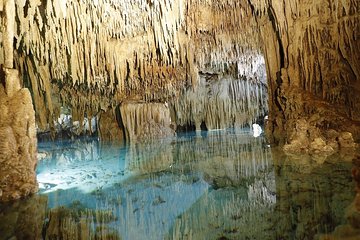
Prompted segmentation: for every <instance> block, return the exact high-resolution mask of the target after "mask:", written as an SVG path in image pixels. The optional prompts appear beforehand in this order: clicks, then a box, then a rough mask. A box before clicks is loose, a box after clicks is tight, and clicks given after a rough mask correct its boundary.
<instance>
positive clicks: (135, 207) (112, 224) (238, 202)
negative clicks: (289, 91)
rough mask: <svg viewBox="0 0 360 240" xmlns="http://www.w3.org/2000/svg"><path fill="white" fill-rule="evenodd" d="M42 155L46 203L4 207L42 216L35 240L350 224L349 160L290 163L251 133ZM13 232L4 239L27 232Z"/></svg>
mask: <svg viewBox="0 0 360 240" xmlns="http://www.w3.org/2000/svg"><path fill="white" fill-rule="evenodd" d="M39 152H40V153H41V155H42V158H43V159H42V160H40V161H39V164H38V167H37V175H38V181H39V186H40V193H39V195H37V196H35V197H34V198H32V199H29V200H26V202H24V203H22V205H21V204H18V205H13V206H6V207H4V206H3V207H2V211H3V212H4V213H5V214H4V215H3V216H5V217H7V219H8V218H9V219H11V216H12V214H15V213H17V216H19V212H20V213H21V212H23V211H22V209H23V208H26V209H27V211H29V212H31V211H32V212H35V213H36V216H37V218H36V221H35V220H34V219H33V220H29V221H30V223H29V222H27V224H26V226H27V227H31V228H32V230H31V231H29V232H31V233H32V234H33V235H35V234H37V235H36V237H37V238H39V237H40V238H45V239H314V238H316V237H318V236H321V235H322V234H326V233H331V232H332V231H333V230H334V228H335V227H336V226H337V225H340V224H342V223H344V221H345V220H344V217H343V216H344V212H345V208H346V207H347V206H348V205H349V204H350V203H351V201H352V199H353V198H354V196H355V193H354V191H353V188H354V185H353V182H352V179H351V175H350V169H351V167H352V164H351V156H346V155H339V154H336V155H333V156H330V157H327V158H326V157H319V156H318V157H316V158H315V157H310V156H286V155H285V154H283V153H282V152H281V151H279V150H277V149H275V148H271V147H270V146H269V145H268V144H267V143H266V140H265V139H264V137H263V136H260V137H256V138H255V137H253V135H252V134H251V132H250V131H249V130H248V129H242V130H223V131H211V132H192V133H187V134H181V135H178V136H177V137H173V138H168V139H162V140H157V141H153V142H145V143H137V144H118V145H117V144H111V143H101V142H99V141H98V140H97V139H80V140H76V141H62V142H42V143H39ZM349 159H350V160H349ZM20 215H21V214H20ZM30 219H31V218H30ZM14 225H15V226H14V227H13V228H10V227H7V228H5V227H4V226H2V225H1V224H0V230H1V231H4V232H5V231H7V232H6V233H7V234H5V236H12V235H14V234H15V235H16V234H19V231H18V230H17V229H19V228H20V229H22V230H21V231H25V230H24V229H26V227H24V226H23V225H24V224H23V225H22V226H23V227H16V224H14ZM34 229H37V230H35V231H34ZM11 231H13V233H11ZM31 233H29V234H30V235H31ZM26 236H27V235H26ZM0 239H1V237H0ZM4 239H7V238H4ZM18 239H21V238H18ZM34 239H35V237H34Z"/></svg>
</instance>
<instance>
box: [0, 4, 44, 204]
mask: <svg viewBox="0 0 360 240" xmlns="http://www.w3.org/2000/svg"><path fill="white" fill-rule="evenodd" d="M3 4H4V5H3V11H4V14H3V16H4V26H5V29H4V33H3V45H4V64H3V66H2V68H1V73H0V113H1V114H0V202H4V201H11V200H15V199H19V198H21V197H25V196H28V195H30V194H32V193H35V192H36V191H37V182H36V173H35V167H36V162H37V158H36V151H37V140H36V130H35V111H34V108H33V104H32V99H31V95H30V92H29V90H28V89H26V88H22V87H21V80H20V76H19V72H18V71H17V70H16V69H13V51H14V49H13V41H14V29H15V27H14V26H15V15H14V14H15V2H14V0H5V1H4V2H3Z"/></svg>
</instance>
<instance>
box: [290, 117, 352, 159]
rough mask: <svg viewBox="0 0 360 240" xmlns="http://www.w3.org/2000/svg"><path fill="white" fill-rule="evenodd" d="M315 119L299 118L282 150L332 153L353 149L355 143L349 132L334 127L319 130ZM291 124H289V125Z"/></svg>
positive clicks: (298, 152)
mask: <svg viewBox="0 0 360 240" xmlns="http://www.w3.org/2000/svg"><path fill="white" fill-rule="evenodd" d="M316 120H317V118H315V119H299V120H297V121H296V122H295V126H294V127H293V128H292V129H293V131H292V132H291V136H290V138H289V144H285V145H284V151H285V152H286V153H290V154H304V153H310V154H315V155H316V154H332V153H334V152H336V151H338V150H339V149H340V150H344V151H349V150H350V151H354V148H355V147H356V146H357V144H356V143H355V142H354V139H353V137H352V134H351V133H350V132H337V131H336V130H334V129H329V130H326V131H321V129H319V128H317V127H315V126H314V125H315V124H316V123H314V121H316ZM290 126H291V125H290Z"/></svg>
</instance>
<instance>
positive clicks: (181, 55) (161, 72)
mask: <svg viewBox="0 0 360 240" xmlns="http://www.w3.org/2000/svg"><path fill="white" fill-rule="evenodd" d="M239 2H240V1H235V0H220V1H219V0H175V1H173V0H161V1H146V0H127V1H122V0H101V1H90V0H84V1H73V0H67V1H57V0H56V1H55V0H53V1H15V9H16V11H15V12H16V27H15V28H16V33H15V43H14V44H15V47H16V51H15V52H14V56H15V57H14V58H15V67H16V68H17V69H19V71H20V73H21V75H22V76H23V81H24V84H25V86H28V87H29V88H30V90H31V92H32V96H33V100H34V104H35V110H36V119H37V123H38V126H39V128H40V129H46V128H50V129H51V128H53V129H54V128H55V127H54V126H53V125H54V121H55V120H56V119H58V117H59V115H60V114H61V111H60V106H65V107H66V108H69V109H72V111H71V112H72V120H73V121H80V125H81V122H82V121H83V120H84V118H85V116H86V117H87V118H91V116H95V115H97V114H98V113H99V112H100V111H101V110H104V111H106V110H107V109H108V108H109V107H110V108H115V107H116V106H118V105H119V104H121V103H122V102H123V101H128V100H129V99H131V100H136V101H139V102H162V103H164V102H165V101H167V102H169V103H170V104H171V103H174V108H175V109H178V110H179V112H175V113H174V115H175V116H177V117H176V118H175V120H176V124H180V125H181V124H193V125H196V127H198V126H199V123H200V124H201V123H202V122H205V124H206V123H207V124H206V125H207V126H206V127H207V128H208V129H214V128H222V127H227V126H232V125H235V126H236V125H241V124H242V123H243V122H245V123H249V122H250V123H251V121H253V119H254V118H256V117H259V116H258V115H257V114H254V115H252V111H245V112H244V113H245V115H246V114H248V115H246V116H245V117H244V116H243V115H242V114H240V115H242V116H240V117H239V116H237V115H239V113H242V112H241V111H239V108H240V109H241V106H238V105H236V104H235V103H236V102H238V99H236V101H233V100H231V96H230V95H231V92H227V93H226V94H227V95H229V96H228V98H223V99H227V100H229V99H230V102H229V101H227V100H226V103H225V104H224V101H223V99H220V100H219V99H215V100H214V99H211V97H210V98H208V99H206V98H204V97H203V96H201V94H200V99H201V101H202V102H201V104H200V105H202V106H203V107H204V106H205V108H202V109H198V108H194V107H193V105H194V104H195V103H196V101H193V100H192V99H191V98H189V93H191V92H193V93H194V95H196V96H198V95H199V93H201V91H202V90H203V89H204V88H203V86H202V81H203V78H204V77H203V76H204V75H209V74H210V75H217V76H219V78H220V80H223V79H226V78H227V77H228V76H230V78H231V81H237V80H239V76H240V75H245V76H246V79H247V80H244V79H243V78H240V80H239V83H240V84H247V83H249V82H251V83H253V84H254V89H255V90H254V89H251V91H254V92H256V91H257V90H256V89H258V90H259V89H261V90H262V92H263V93H264V95H265V93H266V89H267V88H265V87H264V86H263V85H262V84H261V81H262V80H260V79H256V78H255V77H254V76H253V75H252V74H251V72H248V71H245V70H244V69H248V68H249V69H250V68H251V66H252V63H253V60H251V58H252V57H256V56H258V55H263V56H264V58H265V63H266V69H267V78H268V94H269V110H270V117H269V124H268V132H269V133H270V135H271V136H273V140H275V142H284V140H287V139H289V138H290V136H291V135H292V131H291V129H293V128H294V127H295V124H296V120H298V119H300V118H309V117H311V116H312V115H313V114H318V116H319V118H318V120H316V121H315V122H314V123H313V125H315V126H316V127H318V128H319V129H321V130H323V129H335V130H337V131H339V130H340V131H341V132H342V131H345V132H351V133H352V134H353V137H354V139H355V140H358V139H359V136H360V130H359V122H360V115H359V112H360V111H359V110H360V99H359V98H360V97H359V96H360V94H359V91H360V90H359V89H360V83H359V82H360V81H359V74H360V73H359V69H360V61H359V56H360V53H359V49H360V42H359V41H358V36H359V32H360V30H359V11H360V10H359V4H358V3H357V1H356V0H348V1H340V0H335V1H332V2H328V1H317V2H315V3H314V2H309V1H305V2H304V1H300V0H291V1H284V2H281V3H279V2H275V1H261V0H250V1H241V2H240V3H239ZM0 5H2V4H0ZM0 10H1V11H3V9H2V6H1V9H0ZM1 24H3V20H2V23H1ZM2 41H4V40H3V39H2ZM5 42H6V41H5ZM5 42H4V43H5ZM5 45H6V44H5ZM0 52H1V53H0V62H1V63H3V62H6V59H5V58H4V56H3V55H2V54H3V53H2V51H0ZM244 58H245V59H248V60H245V61H243V60H242V59H244ZM249 59H250V60H249ZM241 79H242V80H241ZM209 84H210V89H211V87H212V86H213V83H209ZM215 86H216V84H215ZM208 89H209V88H208ZM251 91H250V92H251ZM243 93H245V94H246V91H243V92H239V96H242V94H243ZM244 99H245V100H246V98H242V99H240V101H242V100H244ZM262 99H263V100H264V99H265V97H263V98H262ZM179 100H180V101H179ZM182 100H184V101H183V102H182V103H179V102H181V101H182ZM251 102H252V103H253V102H254V100H253V99H251ZM184 104H185V105H184ZM186 104H190V105H186ZM180 105H181V107H179V106H180ZM234 105H235V106H234ZM207 106H211V107H210V108H211V109H209V107H207ZM246 107H249V106H246ZM250 107H253V106H250ZM259 108H260V109H259V111H258V112H259V113H262V112H267V107H264V106H262V105H260V106H259ZM214 109H216V110H214ZM226 111H231V112H232V114H233V115H231V114H230V115H231V116H225V117H223V118H222V117H221V119H218V117H219V116H222V115H226V114H225V113H227V112H226ZM234 112H235V113H234ZM214 119H217V120H214ZM239 119H240V120H239ZM321 135H322V133H321V134H320V135H319V136H318V137H321Z"/></svg>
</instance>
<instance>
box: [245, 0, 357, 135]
mask: <svg viewBox="0 0 360 240" xmlns="http://www.w3.org/2000/svg"><path fill="white" fill-rule="evenodd" d="M249 3H250V4H251V6H252V9H253V14H254V15H255V16H256V17H257V22H258V24H259V29H260V32H261V36H262V40H263V43H264V49H263V50H264V55H265V58H266V64H267V73H268V79H269V98H270V101H269V112H270V115H269V121H270V122H269V124H268V126H269V133H270V134H269V135H272V136H273V138H274V140H275V141H276V142H279V141H281V140H282V141H283V140H286V139H289V138H290V135H291V134H292V129H293V128H294V127H295V122H296V120H297V119H304V120H306V121H308V122H309V124H310V125H312V126H314V127H316V128H318V129H320V130H321V131H323V130H327V129H334V130H337V131H349V132H352V133H353V135H354V138H355V139H356V140H359V138H360V127H359V126H360V121H359V120H360V114H359V113H360V111H359V110H360V41H359V40H360V24H359V22H360V3H359V1H356V0H347V1H340V0H321V1H300V0H290V1H260V0H250V1H249Z"/></svg>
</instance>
